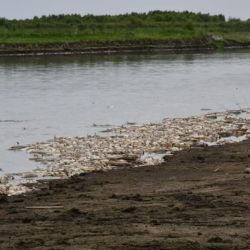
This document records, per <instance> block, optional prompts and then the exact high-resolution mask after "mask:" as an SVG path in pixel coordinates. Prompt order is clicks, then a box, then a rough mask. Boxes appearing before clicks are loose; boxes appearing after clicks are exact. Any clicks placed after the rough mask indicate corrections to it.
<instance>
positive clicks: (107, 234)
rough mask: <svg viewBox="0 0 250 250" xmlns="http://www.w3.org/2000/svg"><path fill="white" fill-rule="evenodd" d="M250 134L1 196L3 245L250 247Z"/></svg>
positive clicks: (62, 246)
mask: <svg viewBox="0 0 250 250" xmlns="http://www.w3.org/2000/svg"><path fill="white" fill-rule="evenodd" d="M249 166H250V140H246V141H243V142H239V143H233V144H225V145H216V146H211V147H199V148H191V149H185V150H183V151H180V152H177V153H176V154H174V155H173V156H172V157H170V158H168V160H167V161H166V162H164V163H162V164H160V165H157V166H156V165H154V166H144V167H140V168H134V167H129V168H122V169H114V170H111V171H97V172H92V173H85V174H84V173H83V174H81V175H79V176H74V177H71V178H70V179H64V180H54V181H44V182H39V183H38V184H37V188H38V189H37V190H36V191H33V192H29V193H26V194H25V195H24V194H22V195H17V196H10V197H6V196H5V197H4V196H2V197H1V198H0V249H4V250H6V249H124V250H125V249H171V250H172V249H249V246H250V233H249V232H250V191H249V186H250V175H249V172H248V171H247V169H248V168H249Z"/></svg>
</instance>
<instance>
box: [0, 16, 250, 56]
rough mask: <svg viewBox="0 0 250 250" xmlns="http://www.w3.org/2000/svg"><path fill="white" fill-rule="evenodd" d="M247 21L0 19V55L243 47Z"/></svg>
mask: <svg viewBox="0 0 250 250" xmlns="http://www.w3.org/2000/svg"><path fill="white" fill-rule="evenodd" d="M249 29H250V22H249V20H246V21H244V20H240V19H235V18H230V19H228V20H226V18H225V17H224V16H223V15H209V14H203V13H192V12H188V11H183V12H174V11H150V12H148V13H127V14H123V15H97V16H94V15H85V16H81V15H76V14H73V15H63V14H61V15H49V16H41V17H34V18H32V19H25V20H8V19H6V18H0V56H11V55H12V56H18V55H19V56H23V55H58V54H62V55H70V54H103V53H108V54H110V53H132V52H134V53H135V52H136V53H138V52H144V53H145V52H172V53H173V52H179V51H181V52H183V51H185V52H186V51H201V50H202V51H207V50H215V49H224V48H225V49H228V48H242V47H244V48H249V46H250V35H249Z"/></svg>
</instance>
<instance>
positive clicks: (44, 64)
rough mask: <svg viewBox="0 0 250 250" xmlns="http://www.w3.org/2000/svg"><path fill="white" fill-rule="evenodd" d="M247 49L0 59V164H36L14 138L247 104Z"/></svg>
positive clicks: (12, 167) (13, 167) (14, 167)
mask: <svg viewBox="0 0 250 250" xmlns="http://www.w3.org/2000/svg"><path fill="white" fill-rule="evenodd" d="M249 79H250V52H248V51H245V52H233V53H215V54H186V55H183V54H182V55H160V54H157V55H127V56H125V55H114V56H103V55H100V56H71V57H65V56H58V57H56V56H55V57H33V58H32V57H30V58H29V57H27V58H1V59H0V101H1V103H0V104H1V107H0V142H1V144H0V156H1V157H0V168H2V169H3V170H4V171H5V172H18V171H25V170H29V169H31V168H34V167H35V166H37V164H36V163H34V162H31V161H29V160H28V155H26V154H25V153H23V152H10V151H8V150H7V149H8V148H9V147H10V146H12V145H15V144H16V143H20V144H27V143H33V142H36V141H44V140H47V139H50V138H52V137H54V136H76V135H86V134H93V133H95V132H96V131H98V130H101V129H102V128H98V127H93V126H92V125H93V124H111V125H120V124H124V123H126V122H137V123H145V122H157V121H161V120H162V119H163V118H165V117H183V116H190V115H198V114H202V113H204V112H215V111H224V110H228V109H239V108H249V107H250V98H249V93H250V84H249Z"/></svg>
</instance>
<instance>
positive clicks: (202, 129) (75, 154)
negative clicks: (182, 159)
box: [0, 110, 250, 195]
mask: <svg viewBox="0 0 250 250" xmlns="http://www.w3.org/2000/svg"><path fill="white" fill-rule="evenodd" d="M242 114H245V115H244V116H242V117H241V115H242ZM249 115H250V110H237V111H235V110H234V111H226V112H220V113H210V114H205V115H202V116H193V117H189V118H166V119H164V120H163V121H162V122H161V123H154V124H153V123H151V124H144V125H136V124H127V125H122V126H120V127H115V128H110V129H109V132H111V134H110V135H108V134H105V135H106V136H99V135H94V136H86V137H73V138H67V137H54V138H53V139H52V140H49V141H47V142H42V143H35V144H30V145H27V146H20V145H18V148H17V146H13V147H11V148H10V149H11V150H17V149H21V150H26V151H27V152H29V153H30V154H31V155H32V157H31V160H34V161H37V162H40V163H43V164H44V165H45V166H46V167H44V168H42V169H41V168H39V169H36V170H33V172H32V173H29V174H25V175H23V178H22V182H24V183H25V182H26V181H28V179H29V178H28V177H31V178H30V179H32V176H36V178H37V177H38V178H39V177H40V178H43V177H48V176H52V177H61V178H67V177H70V176H73V175H76V174H81V173H86V172H91V171H98V170H102V171H106V170H110V169H114V168H119V167H131V166H133V167H135V166H138V167H139V166H145V165H152V166H154V165H158V164H160V163H162V162H163V161H164V160H166V158H167V157H169V156H171V154H173V153H175V152H176V151H180V150H185V149H189V148H191V147H206V146H213V145H223V144H225V143H231V142H237V141H242V140H246V139H248V138H249V137H250V119H249V118H248V116H249ZM246 117H247V118H246ZM2 178H4V177H2ZM24 179H26V180H24ZM1 182H2V180H0V184H1ZM1 185H4V186H5V190H7V191H6V192H7V193H8V194H9V195H12V194H16V193H19V192H23V191H24V192H25V191H26V190H28V188H27V187H25V188H24V185H23V184H21V186H20V188H19V187H17V186H15V185H12V184H11V181H7V182H5V184H1ZM20 190H21V191H20Z"/></svg>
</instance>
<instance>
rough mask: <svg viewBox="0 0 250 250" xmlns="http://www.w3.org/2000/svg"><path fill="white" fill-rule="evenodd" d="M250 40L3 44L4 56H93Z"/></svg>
mask: <svg viewBox="0 0 250 250" xmlns="http://www.w3.org/2000/svg"><path fill="white" fill-rule="evenodd" d="M249 48H250V43H241V42H238V41H233V40H223V41H216V40H213V39H211V38H209V39H207V38H206V39H200V40H190V41H182V42H181V41H149V42H140V41H114V42H103V43H95V42H61V43H44V44H42V43H41V44H32V43H31V44H0V57H9V56H42V55H90V54H120V53H121V54H123V53H162V52H164V53H185V52H212V51H216V50H218V49H223V50H235V49H249Z"/></svg>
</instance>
